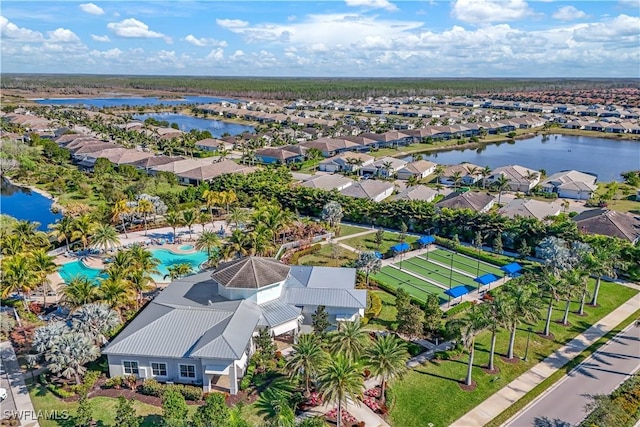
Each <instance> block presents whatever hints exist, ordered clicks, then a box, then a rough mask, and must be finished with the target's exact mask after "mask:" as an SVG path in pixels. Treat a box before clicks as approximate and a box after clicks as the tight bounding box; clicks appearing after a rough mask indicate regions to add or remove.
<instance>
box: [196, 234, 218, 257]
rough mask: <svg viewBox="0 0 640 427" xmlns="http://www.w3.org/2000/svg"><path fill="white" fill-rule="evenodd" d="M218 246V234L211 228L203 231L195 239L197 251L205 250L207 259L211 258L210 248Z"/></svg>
mask: <svg viewBox="0 0 640 427" xmlns="http://www.w3.org/2000/svg"><path fill="white" fill-rule="evenodd" d="M218 246H220V238H219V237H218V234H217V233H216V232H214V231H212V230H205V231H203V232H202V234H201V235H200V237H199V238H198V240H197V241H196V249H197V250H199V251H203V250H206V251H207V257H208V258H209V259H211V250H212V249H213V248H217V247H218Z"/></svg>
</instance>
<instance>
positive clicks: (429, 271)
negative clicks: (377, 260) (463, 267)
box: [396, 257, 478, 290]
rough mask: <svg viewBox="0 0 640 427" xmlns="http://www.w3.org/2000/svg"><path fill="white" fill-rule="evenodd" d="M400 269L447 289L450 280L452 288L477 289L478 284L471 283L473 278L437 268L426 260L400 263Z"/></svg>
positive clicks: (410, 259) (411, 260) (415, 259)
mask: <svg viewBox="0 0 640 427" xmlns="http://www.w3.org/2000/svg"><path fill="white" fill-rule="evenodd" d="M396 265H398V264H396ZM402 268H403V269H406V270H409V271H412V272H414V273H416V274H419V275H421V276H423V277H426V278H428V279H430V280H433V281H435V282H438V283H440V284H441V285H443V286H444V287H445V288H447V289H448V288H449V279H450V278H451V287H452V288H454V287H456V286H458V285H465V286H467V287H470V288H473V289H475V288H477V287H478V284H477V283H476V282H474V281H473V278H471V277H469V276H465V275H464V274H461V273H458V272H456V271H451V269H450V268H448V267H442V266H439V265H438V264H435V263H433V262H431V261H427V260H426V259H422V258H418V257H413V258H409V259H406V260H404V261H403V262H402ZM470 290H471V289H470Z"/></svg>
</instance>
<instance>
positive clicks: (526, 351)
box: [524, 326, 533, 362]
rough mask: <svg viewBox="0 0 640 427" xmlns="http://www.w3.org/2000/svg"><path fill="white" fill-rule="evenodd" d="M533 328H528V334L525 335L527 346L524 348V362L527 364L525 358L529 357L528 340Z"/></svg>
mask: <svg viewBox="0 0 640 427" xmlns="http://www.w3.org/2000/svg"><path fill="white" fill-rule="evenodd" d="M532 330H533V328H532V327H531V326H529V332H528V333H527V345H526V346H525V347H524V361H525V362H527V356H528V355H529V339H530V338H531V331H532Z"/></svg>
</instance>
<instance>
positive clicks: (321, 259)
mask: <svg viewBox="0 0 640 427" xmlns="http://www.w3.org/2000/svg"><path fill="white" fill-rule="evenodd" d="M340 249H341V252H340V256H339V257H338V258H337V259H335V260H334V259H333V258H331V256H332V255H331V245H323V246H322V248H321V249H320V250H319V251H318V252H316V253H314V254H309V255H305V256H303V257H300V259H299V260H298V264H300V265H318V266H324V267H340V266H343V265H344V264H346V263H348V262H349V261H352V260H354V259H356V258H358V255H357V254H356V253H354V252H351V251H350V250H347V249H344V248H340Z"/></svg>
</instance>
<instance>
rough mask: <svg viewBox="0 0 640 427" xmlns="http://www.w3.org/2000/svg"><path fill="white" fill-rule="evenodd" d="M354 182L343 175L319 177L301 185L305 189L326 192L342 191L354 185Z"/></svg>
mask: <svg viewBox="0 0 640 427" xmlns="http://www.w3.org/2000/svg"><path fill="white" fill-rule="evenodd" d="M354 182H355V181H354V180H352V179H349V178H346V177H344V176H342V175H317V176H315V177H313V178H311V179H309V180H307V181H305V182H303V183H302V184H301V185H302V186H303V187H309V188H319V189H321V190H326V191H331V190H338V191H342V190H344V189H345V188H347V187H350V186H351V185H353V183H354Z"/></svg>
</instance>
